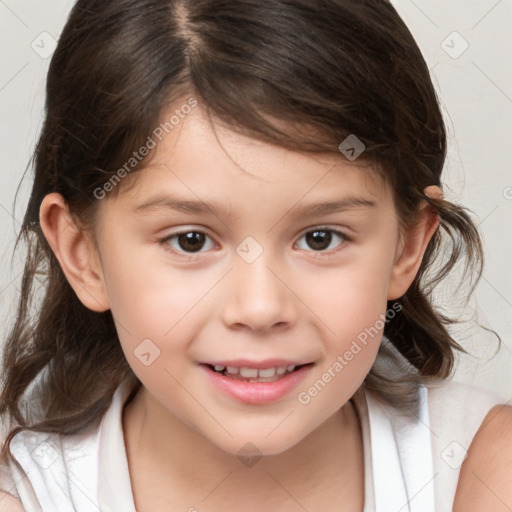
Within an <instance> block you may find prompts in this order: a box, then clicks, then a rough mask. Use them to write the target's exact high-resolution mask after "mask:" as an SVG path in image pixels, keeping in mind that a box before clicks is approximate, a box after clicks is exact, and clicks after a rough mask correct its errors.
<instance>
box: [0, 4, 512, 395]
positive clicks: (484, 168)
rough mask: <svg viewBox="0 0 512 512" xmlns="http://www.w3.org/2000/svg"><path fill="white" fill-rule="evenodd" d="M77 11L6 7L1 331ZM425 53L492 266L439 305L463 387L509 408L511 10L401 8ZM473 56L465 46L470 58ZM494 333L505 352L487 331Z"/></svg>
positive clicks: (1, 50)
mask: <svg viewBox="0 0 512 512" xmlns="http://www.w3.org/2000/svg"><path fill="white" fill-rule="evenodd" d="M72 3H73V2H71V1H69V0H68V1H65V0H52V1H51V2H49V1H45V2H43V1H41V0H38V1H35V0H26V1H22V0H0V38H1V46H0V55H1V66H0V109H1V110H0V111H1V117H0V155H1V160H0V162H1V164H0V165H1V167H0V178H1V187H0V259H1V267H0V311H1V316H0V325H1V327H2V333H3V336H2V340H3V339H4V336H5V333H6V329H7V326H8V324H9V322H10V321H12V318H13V315H14V311H15V301H16V299H17V294H18V293H19V292H18V286H19V281H20V272H21V268H22V267H21V265H22V256H21V255H18V256H17V257H15V258H14V259H12V258H11V256H12V250H13V245H14V240H15V233H16V231H17V230H18V228H19V226H20V221H21V219H22V216H23V211H24V207H25V205H26V201H27V194H28V192H29V189H30V174H29V175H28V177H27V179H25V180H24V183H23V185H22V187H21V193H20V196H19V204H18V205H17V207H16V211H14V209H13V198H14V194H15V191H16V188H17V186H18V184H19V182H20V179H21V177H22V175H23V172H24V170H25V168H26V166H27V165H28V162H29V158H30V156H31V153H32V150H33V148H34V143H35V140H36V136H37V133H38V131H39V129H40V127H41V121H42V117H41V116H42V111H43V99H44V96H43V92H44V80H45V74H46V70H47V66H48V63H49V59H48V57H49V55H51V50H52V41H53V39H57V38H58V36H59V34H60V31H61V29H62V26H63V24H64V22H65V20H66V17H67V14H68V12H69V9H70V7H71V5H72ZM393 3H394V5H395V6H396V8H397V9H398V11H399V13H400V14H401V15H402V17H403V18H404V20H405V22H406V23H407V25H408V26H409V28H410V29H411V32H412V33H413V35H414V36H415V38H416V40H417V42H418V44H419V46H420V48H421V49H422V51H423V53H424V55H425V58H426V60H427V63H428V65H429V68H430V70H431V73H432V77H433V80H434V83H435V85H436V88H437V90H438V93H439V96H440V99H441V102H442V105H443V111H444V114H445V119H446V123H447V127H448V133H449V158H448V163H447V167H446V175H445V184H446V189H445V193H446V195H447V197H448V198H449V199H451V200H453V201H456V202H459V203H461V204H463V205H465V206H467V207H468V208H470V209H471V210H472V212H473V213H474V218H475V220H476V222H477V223H478V225H479V227H480V229H481V233H482V236H483V239H484V245H485V251H486V267H485V270H484V274H483V278H482V280H481V282H480V284H479V286H478V288H477V290H476V294H475V295H474V296H473V298H472V299H471V300H470V301H469V303H468V304H467V305H466V306H464V303H463V297H464V291H465V290H464V289H462V290H459V292H458V294H457V293H456V290H455V287H456V279H453V280H451V281H450V282H448V283H446V284H445V285H444V286H443V287H442V289H440V290H438V292H437V293H436V300H437V303H438V304H439V305H440V306H441V307H442V308H443V310H444V311H445V312H447V313H450V314H452V315H455V316H456V317H457V318H460V319H461V320H464V322H463V323H462V324H461V325H460V326H458V327H457V328H455V329H454V330H453V332H454V334H455V336H456V337H457V339H458V340H459V341H460V343H461V344H462V345H463V346H464V347H465V348H466V349H467V350H468V351H469V352H470V354H471V355H469V356H466V355H464V356H462V357H459V360H458V364H457V369H456V372H455V377H454V378H455V379H456V380H458V381H461V382H466V383H471V384H474V385H478V386H481V387H483V388H486V389H489V390H492V391H496V392H498V393H500V394H502V395H503V396H504V397H506V398H510V399H512V372H511V371H510V370H511V368H512V336H511V327H512V270H511V269H512V267H511V264H510V261H511V255H512V236H511V233H512V232H511V229H510V224H511V223H510V221H511V219H512V172H511V171H510V161H511V159H512V140H511V133H512V129H511V128H512V66H510V62H511V51H510V48H512V31H511V30H510V26H511V22H512V1H511V0H499V1H497V0H481V1H462V0H456V1H454V0H450V1H446V0H445V1H441V0H416V1H413V0H395V1H394V2H393ZM466 47H467V48H466ZM479 323H480V324H483V325H485V326H488V327H491V328H493V329H495V330H496V331H497V332H498V333H499V334H500V336H501V337H502V340H503V344H502V346H501V349H500V350H499V351H497V348H498V345H497V342H496V339H495V338H494V337H493V336H492V335H490V334H489V333H488V332H486V331H485V330H483V329H482V328H481V327H479V325H478V324H479Z"/></svg>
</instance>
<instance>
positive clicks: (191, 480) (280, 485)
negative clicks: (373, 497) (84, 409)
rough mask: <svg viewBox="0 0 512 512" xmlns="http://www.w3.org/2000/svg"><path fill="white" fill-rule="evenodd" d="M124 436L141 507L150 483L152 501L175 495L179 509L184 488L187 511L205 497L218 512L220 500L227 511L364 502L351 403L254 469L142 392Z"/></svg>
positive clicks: (127, 414)
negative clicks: (284, 503)
mask: <svg viewBox="0 0 512 512" xmlns="http://www.w3.org/2000/svg"><path fill="white" fill-rule="evenodd" d="M123 430H124V436H125V446H126V452H127V457H128V465H129V468H130V475H131V479H132V489H134V497H135V499H136V502H137V500H138V501H139V502H141V503H142V504H144V502H147V500H146V499H144V498H143V493H144V491H143V489H148V485H149V489H151V490H152V493H153V496H155V493H156V495H158V493H161V496H162V500H163V499H164V496H165V499H166V503H171V501H169V496H170V495H173V496H174V503H175V504H176V503H177V502H178V501H179V498H178V496H177V495H176V493H177V491H176V490H175V489H179V490H180V491H179V493H180V495H181V497H182V498H183V500H185V501H184V502H183V503H184V504H186V503H187V501H186V499H187V498H186V497H185V496H187V497H189V498H188V499H189V501H188V503H189V505H188V507H190V503H194V501H193V500H192V501H191V499H192V497H193V498H194V499H195V500H196V501H195V503H196V504H197V503H198V501H197V499H198V498H199V497H201V499H200V501H203V500H205V499H208V502H209V504H210V506H211V508H209V510H210V509H211V510H216V508H215V507H214V506H212V504H213V503H214V502H216V501H218V502H219V504H222V507H225V505H226V502H227V500H229V502H232V503H233V505H234V506H235V505H238V506H240V504H244V503H246V502H251V503H253V504H254V505H255V504H256V503H257V504H258V507H256V508H255V510H256V509H258V510H261V508H262V505H271V503H272V502H274V501H275V504H279V503H281V501H280V500H282V499H283V497H286V499H294V500H296V501H297V500H298V499H300V504H301V505H302V504H303V503H304V502H305V501H306V500H308V499H313V498H312V496H313V494H315V493H316V494H317V495H318V496H322V495H324V496H327V495H328V494H329V492H331V493H332V492H333V490H335V491H336V493H337V494H336V496H337V497H339V499H340V502H343V503H344V504H345V507H346V505H347V502H348V501H350V500H349V496H351V497H352V498H351V499H352V500H353V497H354V495H358V496H359V497H360V498H361V499H362V496H361V495H362V494H363V490H364V488H363V487H362V486H363V481H364V463H363V451H362V439H361V430H360V425H359V421H358V418H357V414H356V412H355V409H354V406H353V404H352V403H351V402H350V401H349V402H347V403H346V404H345V405H344V406H343V407H342V408H340V409H339V410H338V411H337V412H336V413H335V414H334V415H333V416H331V417H330V418H329V419H328V420H327V421H325V422H324V423H323V424H322V425H320V427H318V428H317V429H316V430H315V431H313V432H311V433H310V434H309V435H308V436H306V437H305V438H304V439H303V440H302V441H300V442H299V443H298V444H296V445H295V446H293V447H292V448H290V449H289V450H287V451H285V452H283V453H280V454H277V455H267V456H264V457H262V458H261V459H260V460H258V461H257V462H255V463H254V461H249V460H245V461H241V460H240V458H239V457H238V456H237V455H233V454H231V453H227V452H225V451H224V450H222V449H220V448H218V447H217V446H215V445H214V444H212V443H211V442H210V441H209V440H208V439H205V438H204V437H202V436H201V435H200V434H198V433H197V432H196V431H194V430H193V429H191V428H190V427H189V426H188V425H186V424H185V423H183V422H182V421H180V420H179V419H178V418H176V417H175V416H173V415H172V414H170V413H169V412H168V411H166V410H165V409H164V408H163V407H161V406H160V404H159V403H158V402H157V401H156V400H155V399H154V398H153V397H151V396H150V395H149V393H147V391H146V390H145V388H144V387H142V388H141V389H140V390H139V392H138V393H137V394H136V396H135V397H134V398H133V400H131V401H130V402H129V403H128V404H126V406H125V408H124V411H123ZM170 482H172V484H170ZM159 488H160V490H159ZM336 488H337V489H336ZM173 489H174V490H173ZM214 489H215V491H213V490H214ZM345 494H347V496H345ZM295 497H298V498H295ZM141 503H136V504H137V505H140V504H141ZM312 504H313V502H312ZM361 504H362V501H361ZM358 506H359V505H358ZM222 507H221V506H220V505H219V510H220V509H221V508H222ZM144 508H147V507H146V506H144ZM244 508H245V510H246V512H247V511H248V510H249V509H248V508H247V507H245V506H244ZM263 508H268V507H263ZM306 508H307V507H306ZM174 509H176V508H174ZM187 509H188V508H185V509H184V510H187ZM354 509H355V510H361V508H357V507H355V508H354ZM324 510H325V509H324ZM327 510H330V509H329V508H327ZM344 510H349V509H348V508H344Z"/></svg>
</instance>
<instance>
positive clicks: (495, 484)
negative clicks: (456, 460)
mask: <svg viewBox="0 0 512 512" xmlns="http://www.w3.org/2000/svg"><path fill="white" fill-rule="evenodd" d="M490 510H492V512H510V511H511V510H512V408H511V407H509V406H506V405H497V406H495V407H493V408H492V409H491V410H490V411H489V413H488V414H487V416H486V417H485V420H484V421H483V422H482V425H481V426H480V428H479V430H478V432H477V433H476V435H475V437H474V438H473V441H472V443H471V446H470V447H469V450H468V458H467V459H466V460H465V461H464V463H463V464H462V467H461V470H460V477H459V483H458V486H457V494H456V496H455V501H454V506H453V511H454V512H487V511H490Z"/></svg>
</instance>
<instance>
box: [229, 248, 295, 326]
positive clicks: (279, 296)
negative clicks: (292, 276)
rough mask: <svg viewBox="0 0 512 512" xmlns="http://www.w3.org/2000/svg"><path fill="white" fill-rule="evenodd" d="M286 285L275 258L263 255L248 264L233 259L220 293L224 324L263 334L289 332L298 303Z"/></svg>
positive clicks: (290, 285)
mask: <svg viewBox="0 0 512 512" xmlns="http://www.w3.org/2000/svg"><path fill="white" fill-rule="evenodd" d="M272 260H273V261H272ZM287 281H289V278H288V279H287V278H286V276H285V275H284V273H283V271H282V269H281V270H279V267H278V266H277V265H276V264H275V258H271V257H270V255H268V256H267V255H266V254H265V252H264V253H263V254H262V255H261V256H260V257H259V258H258V259H257V260H256V261H254V262H252V263H247V262H246V261H244V260H243V259H242V258H238V256H237V260H236V261H235V268H234V269H233V270H232V271H231V272H230V275H229V277H228V280H227V282H226V287H225V289H224V291H225V301H224V302H223V307H222V320H223V322H224V324H225V325H226V326H227V327H228V328H231V329H233V328H235V329H243V328H246V329H249V330H251V331H258V332H264V333H266V332H270V331H274V330H277V329H284V328H287V327H288V328H289V327H290V326H291V325H292V324H294V323H295V322H296V319H297V301H298V299H297V298H296V297H295V295H294V293H293V291H292V288H293V284H292V283H287Z"/></svg>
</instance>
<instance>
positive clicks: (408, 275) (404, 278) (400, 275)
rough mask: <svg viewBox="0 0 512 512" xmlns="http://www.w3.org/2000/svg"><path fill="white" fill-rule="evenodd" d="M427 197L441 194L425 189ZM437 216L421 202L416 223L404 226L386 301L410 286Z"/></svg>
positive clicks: (440, 193)
mask: <svg viewBox="0 0 512 512" xmlns="http://www.w3.org/2000/svg"><path fill="white" fill-rule="evenodd" d="M424 193H425V195H427V196H428V197H432V198H436V199H441V198H442V197H443V194H442V192H441V190H440V189H439V187H436V186H431V187H427V188H426V189H425V191H424ZM439 220H440V219H439V214H438V213H437V212H436V211H435V210H434V209H433V208H432V206H430V205H429V204H428V203H427V201H425V200H423V201H422V202H421V204H420V207H419V212H418V221H417V222H416V223H414V224H412V225H410V226H406V227H405V229H404V232H403V234H402V237H401V243H400V247H399V250H398V251H397V252H398V254H397V258H396V260H395V263H394V265H393V269H392V272H391V278H390V282H389V286H388V300H395V299H398V298H400V297H402V295H404V293H405V292H406V291H407V289H408V288H409V286H411V284H412V282H413V281H414V278H415V277H416V274H417V273H418V270H419V268H420V265H421V262H422V259H423V255H424V254H425V250H426V249H427V245H428V243H429V242H430V239H431V238H432V236H433V235H434V233H435V232H436V230H437V228H438V227H439Z"/></svg>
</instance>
